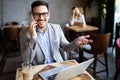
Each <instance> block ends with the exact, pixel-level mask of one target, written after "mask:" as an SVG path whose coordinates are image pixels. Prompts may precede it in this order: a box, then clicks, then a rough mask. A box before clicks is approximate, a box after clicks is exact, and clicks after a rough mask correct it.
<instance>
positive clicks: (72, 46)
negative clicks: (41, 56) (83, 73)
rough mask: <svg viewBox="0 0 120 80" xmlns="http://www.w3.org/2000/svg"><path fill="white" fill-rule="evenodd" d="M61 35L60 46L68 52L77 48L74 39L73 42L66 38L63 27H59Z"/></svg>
mask: <svg viewBox="0 0 120 80" xmlns="http://www.w3.org/2000/svg"><path fill="white" fill-rule="evenodd" d="M59 32H60V33H59V34H60V35H59V36H60V46H61V48H62V49H63V50H64V51H66V52H70V51H72V50H74V49H75V48H77V45H76V44H75V41H72V42H71V43H69V42H68V40H67V39H66V37H65V35H64V33H63V31H62V29H61V27H59Z"/></svg>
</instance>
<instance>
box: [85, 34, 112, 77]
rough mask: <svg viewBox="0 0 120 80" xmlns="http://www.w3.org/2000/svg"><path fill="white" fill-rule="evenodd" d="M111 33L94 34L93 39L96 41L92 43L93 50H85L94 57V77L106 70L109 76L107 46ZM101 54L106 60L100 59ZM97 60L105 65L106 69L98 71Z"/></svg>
mask: <svg viewBox="0 0 120 80" xmlns="http://www.w3.org/2000/svg"><path fill="white" fill-rule="evenodd" d="M110 35H111V34H110V33H106V34H95V35H94V36H92V37H91V39H92V40H93V41H94V42H93V43H90V45H91V50H85V52H87V53H86V54H91V55H92V56H93V57H94V61H93V66H92V68H93V76H94V77H96V74H97V73H100V72H104V71H106V74H107V76H108V62H107V48H108V45H109V40H110ZM100 55H101V56H102V57H104V61H101V60H100V59H99V57H100ZM93 57H92V58H93ZM97 62H100V63H101V64H102V65H103V66H105V69H103V70H100V71H97V70H96V67H97ZM104 62H105V63H104Z"/></svg>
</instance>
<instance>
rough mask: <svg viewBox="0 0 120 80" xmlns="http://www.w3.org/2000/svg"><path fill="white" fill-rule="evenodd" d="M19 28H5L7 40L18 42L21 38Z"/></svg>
mask: <svg viewBox="0 0 120 80" xmlns="http://www.w3.org/2000/svg"><path fill="white" fill-rule="evenodd" d="M19 31H20V28H19V27H14V26H13V27H12V26H10V27H5V28H4V29H3V33H4V38H5V40H17V39H18V38H19Z"/></svg>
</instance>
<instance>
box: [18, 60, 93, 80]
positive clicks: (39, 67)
mask: <svg viewBox="0 0 120 80" xmlns="http://www.w3.org/2000/svg"><path fill="white" fill-rule="evenodd" d="M63 64H69V65H70V66H73V65H76V64H78V63H77V62H76V61H75V60H68V61H63V62H58V63H52V64H43V65H37V66H32V69H33V74H34V79H33V80H42V79H41V78H40V77H39V76H37V73H38V72H40V71H41V70H43V69H44V68H45V66H47V65H51V66H54V67H58V66H61V65H63ZM84 74H85V75H87V76H88V79H84V78H86V77H83V76H84ZM81 78H82V80H95V79H94V78H93V77H92V76H91V75H90V74H89V73H88V72H87V71H85V72H84V73H83V74H80V75H78V76H75V77H73V78H71V79H69V80H81ZM16 80H23V77H22V69H21V68H18V69H17V71H16Z"/></svg>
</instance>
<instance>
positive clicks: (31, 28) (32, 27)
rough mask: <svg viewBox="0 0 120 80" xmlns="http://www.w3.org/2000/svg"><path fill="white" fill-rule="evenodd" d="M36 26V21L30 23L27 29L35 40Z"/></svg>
mask: <svg viewBox="0 0 120 80" xmlns="http://www.w3.org/2000/svg"><path fill="white" fill-rule="evenodd" d="M36 26H37V22H36V21H32V22H31V23H30V25H29V29H28V31H29V33H30V35H31V36H32V37H33V38H35V39H36V37H37V33H36Z"/></svg>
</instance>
